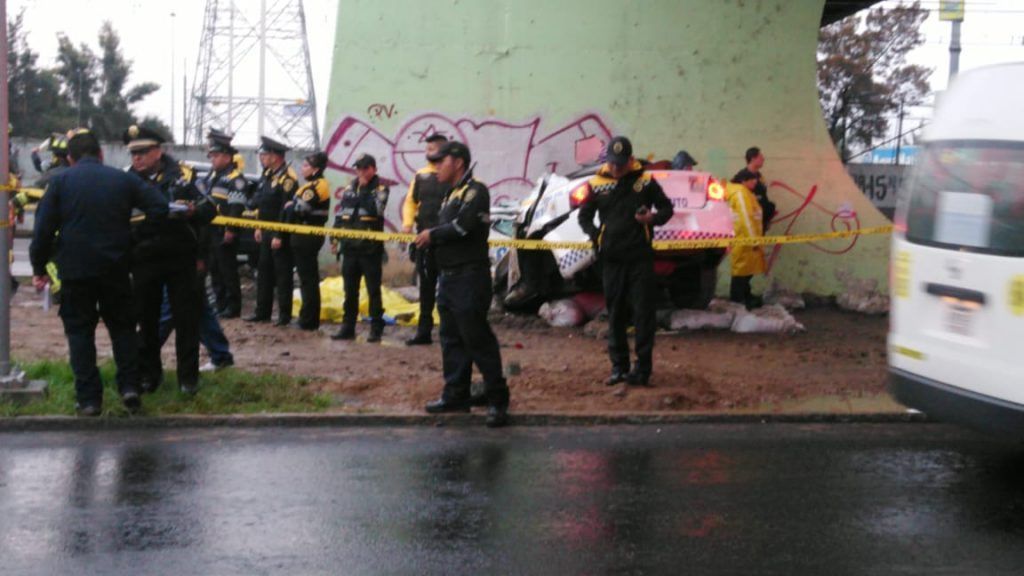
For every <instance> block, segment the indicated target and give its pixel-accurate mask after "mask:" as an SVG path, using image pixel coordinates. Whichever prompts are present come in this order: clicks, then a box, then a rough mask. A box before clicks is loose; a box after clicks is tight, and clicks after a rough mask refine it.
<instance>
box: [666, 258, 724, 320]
mask: <svg viewBox="0 0 1024 576" xmlns="http://www.w3.org/2000/svg"><path fill="white" fill-rule="evenodd" d="M717 285H718V267H717V266H716V267H708V266H699V265H691V266H680V267H678V268H676V269H675V271H674V272H673V273H672V275H671V276H669V282H668V294H669V298H670V299H671V300H672V305H673V306H675V307H676V308H688V309H691V310H706V309H707V307H708V305H709V304H711V299H712V298H714V297H715V288H716V286H717Z"/></svg>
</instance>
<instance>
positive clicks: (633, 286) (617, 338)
mask: <svg viewBox="0 0 1024 576" xmlns="http://www.w3.org/2000/svg"><path fill="white" fill-rule="evenodd" d="M602 265H603V268H604V278H603V280H604V297H605V302H606V306H607V308H608V328H609V330H608V357H609V358H610V359H611V361H612V369H613V370H618V371H621V372H628V371H629V341H628V339H627V337H626V329H627V328H628V327H629V323H630V318H632V320H633V327H634V329H635V339H636V341H635V348H636V371H637V372H639V373H640V374H644V375H646V376H650V375H651V369H652V367H653V361H652V357H653V354H654V331H655V329H656V328H657V324H656V320H655V312H656V309H655V296H656V294H657V279H656V278H655V276H654V260H652V259H651V258H641V259H638V260H634V261H631V262H610V261H607V260H605V261H604V262H602Z"/></svg>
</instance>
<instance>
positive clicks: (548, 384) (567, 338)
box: [12, 289, 900, 414]
mask: <svg viewBox="0 0 1024 576" xmlns="http://www.w3.org/2000/svg"><path fill="white" fill-rule="evenodd" d="M12 308H13V311H12V342H13V345H12V354H13V356H14V358H15V359H16V360H18V361H31V360H38V359H47V358H58V359H63V358H66V354H67V345H66V342H65V340H64V335H63V329H62V326H61V322H60V319H59V318H58V316H57V311H56V308H54V309H51V310H50V311H48V312H44V311H43V309H42V305H41V300H40V297H39V296H37V295H35V294H33V293H31V290H30V289H29V290H21V291H19V293H18V294H17V295H16V297H15V299H14V303H13V306H12ZM251 309H252V300H251V296H250V299H247V301H246V303H245V311H246V312H248V311H250V310H251ZM795 316H796V318H797V320H798V321H800V322H801V323H803V324H804V325H805V326H806V327H807V331H806V332H803V333H799V334H792V335H785V334H782V335H780V334H765V335H749V334H736V333H731V332H725V331H698V332H689V333H672V332H663V333H659V334H658V336H657V342H656V345H655V350H654V362H655V365H654V375H653V378H652V384H653V387H652V388H646V389H638V388H627V387H625V386H621V385H620V386H615V387H608V386H605V385H604V379H605V378H606V377H607V375H608V373H609V368H610V366H609V363H608V357H607V354H606V348H605V341H604V340H603V339H600V340H598V339H595V338H593V337H590V336H587V335H585V334H584V330H583V329H581V328H551V327H548V326H547V325H546V324H545V323H544V322H543V321H542V320H540V319H538V318H536V317H526V316H511V315H499V314H493V315H492V321H493V325H494V329H495V332H496V333H497V335H498V340H499V342H500V343H501V347H502V348H501V351H502V357H503V360H504V362H505V365H506V370H508V369H509V367H510V366H511V367H513V368H515V367H518V374H517V375H514V376H511V377H510V378H509V384H510V387H511V390H512V407H511V409H512V410H513V411H516V412H536V413H562V414H570V413H590V414H596V413H651V412H694V411H696V412H705V411H707V412H723V411H739V412H780V411H787V412H793V411H795V412H799V411H818V412H821V411H828V412H855V411H860V412H864V411H870V412H874V411H892V410H899V409H900V408H899V407H898V406H897V405H896V404H894V403H893V402H892V401H891V400H889V399H888V398H887V396H886V395H885V393H884V392H885V365H886V360H885V358H886V347H885V335H886V329H887V319H886V318H885V317H871V316H864V315H859V314H854V313H848V312H843V311H840V310H838V309H835V308H833V307H829V306H823V307H817V308H813V309H809V310H803V311H797V312H796V313H795ZM223 325H224V329H225V332H226V333H227V335H228V338H229V340H230V341H231V348H232V352H233V353H234V355H235V362H236V366H237V367H238V368H241V369H244V370H248V371H252V372H280V373H287V374H290V375H294V376H303V377H308V378H309V379H311V380H312V381H313V382H314V383H315V385H316V386H317V387H319V388H320V389H321V390H322V391H323V392H324V393H326V394H329V395H331V397H332V398H333V399H334V401H335V403H334V408H332V410H335V411H339V412H384V413H419V412H421V410H422V406H423V404H424V403H425V402H427V401H429V400H432V399H434V398H435V397H437V395H438V394H439V392H440V389H441V384H442V380H441V351H440V347H439V346H438V345H437V343H436V340H435V344H434V345H433V346H426V347H424V346H418V347H413V348H408V347H406V346H405V345H404V341H405V339H406V338H408V337H410V336H411V335H412V332H413V329H412V328H403V327H388V328H387V330H386V331H385V336H384V342H383V343H381V344H379V345H375V344H367V343H366V342H365V336H366V333H367V331H368V326H365V325H364V326H360V327H359V329H358V330H359V338H358V339H357V340H356V341H355V342H344V343H343V342H334V341H332V340H330V339H329V338H328V337H327V336H328V334H329V333H331V332H333V330H334V329H335V326H331V325H327V326H324V327H323V328H321V331H320V332H319V333H308V332H302V331H299V330H295V329H290V328H274V327H271V326H269V325H266V324H256V325H254V324H248V323H245V322H243V321H242V320H228V321H225V322H223ZM99 334H100V337H99V338H98V346H99V353H100V358H101V359H108V358H110V357H111V356H110V345H109V340H108V339H107V337H106V334H105V332H104V331H103V329H102V328H101V329H100V330H99ZM435 338H436V329H435ZM203 354H204V360H203V361H205V352H204V353H203ZM164 358H165V366H173V338H172V339H171V340H170V341H169V342H168V345H167V347H166V348H165V349H164ZM101 361H102V360H101Z"/></svg>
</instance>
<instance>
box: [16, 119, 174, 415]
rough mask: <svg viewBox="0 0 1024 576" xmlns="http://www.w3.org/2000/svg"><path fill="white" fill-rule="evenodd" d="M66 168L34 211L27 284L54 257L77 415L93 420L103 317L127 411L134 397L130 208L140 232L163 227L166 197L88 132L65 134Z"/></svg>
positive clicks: (40, 280) (40, 279) (42, 280)
mask: <svg viewBox="0 0 1024 576" xmlns="http://www.w3.org/2000/svg"><path fill="white" fill-rule="evenodd" d="M68 156H69V157H70V159H71V168H70V169H69V170H68V171H67V172H64V173H63V174H60V175H58V176H56V177H54V178H53V179H52V180H50V185H49V186H48V187H47V189H46V194H44V195H43V198H42V200H40V202H39V208H38V210H37V211H36V223H35V230H34V233H33V237H32V245H31V246H30V247H29V257H30V259H31V261H32V274H33V275H34V276H33V279H32V282H33V284H34V285H35V287H36V289H37V290H42V289H44V288H45V287H46V284H47V283H48V282H49V276H48V275H47V273H46V264H47V263H48V262H50V260H51V258H54V256H56V262H57V267H58V268H59V269H60V275H61V282H62V286H61V303H60V318H61V320H63V322H64V334H65V335H66V336H67V339H68V350H69V352H70V361H71V371H72V372H73V373H74V375H75V397H76V400H77V410H78V412H79V414H81V415H83V416H98V415H99V414H100V413H101V411H102V406H103V382H102V381H101V380H100V372H99V370H98V369H97V367H96V324H97V322H99V320H100V319H101V318H102V319H103V323H104V324H106V326H107V332H108V333H109V334H110V343H111V345H112V347H113V349H114V362H115V363H116V364H117V388H118V392H120V394H121V399H122V401H123V402H124V404H125V406H126V407H128V408H129V409H137V408H139V406H140V405H141V401H140V398H139V390H138V384H139V373H138V340H137V334H136V331H135V313H134V310H133V305H132V284H131V278H130V276H129V273H130V269H131V251H132V244H133V242H132V235H133V234H132V226H131V218H132V210H133V209H138V210H140V211H141V212H142V213H143V215H144V216H145V219H144V221H143V222H144V224H143V230H142V231H141V232H145V233H154V232H156V231H158V230H160V227H161V225H162V223H163V222H164V220H165V219H166V218H167V213H168V205H167V201H166V200H165V198H164V197H163V196H162V195H161V194H160V192H158V191H157V190H156V189H155V188H153V187H152V186H151V185H149V184H147V183H146V182H145V181H144V180H143V179H141V178H139V177H138V176H136V175H134V174H129V173H126V172H124V171H123V170H118V169H115V168H112V167H109V166H104V165H103V152H102V151H101V149H100V143H99V140H97V138H96V137H95V136H94V135H93V134H92V133H91V132H89V131H88V130H85V129H79V130H75V131H73V132H72V133H70V134H69V136H68Z"/></svg>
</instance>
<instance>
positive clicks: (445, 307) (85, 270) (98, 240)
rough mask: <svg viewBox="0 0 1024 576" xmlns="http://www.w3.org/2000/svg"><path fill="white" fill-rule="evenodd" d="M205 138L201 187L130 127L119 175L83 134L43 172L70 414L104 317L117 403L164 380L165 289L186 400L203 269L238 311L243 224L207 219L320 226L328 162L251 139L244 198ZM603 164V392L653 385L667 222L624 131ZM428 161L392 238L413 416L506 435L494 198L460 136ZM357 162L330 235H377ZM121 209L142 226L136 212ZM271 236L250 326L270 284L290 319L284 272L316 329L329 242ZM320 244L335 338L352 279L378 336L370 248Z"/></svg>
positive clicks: (263, 317) (368, 169)
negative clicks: (433, 362)
mask: <svg viewBox="0 0 1024 576" xmlns="http://www.w3.org/2000/svg"><path fill="white" fill-rule="evenodd" d="M208 140H209V149H208V158H209V159H210V162H211V169H210V171H209V173H208V174H207V175H206V176H205V177H204V178H202V179H199V178H197V177H196V174H195V173H194V171H193V170H192V169H191V168H189V167H188V166H186V165H184V164H182V163H179V162H178V161H177V160H175V159H174V158H172V157H171V156H170V155H168V154H167V153H166V152H165V150H164V149H163V146H162V145H163V144H164V139H163V137H162V136H161V135H160V134H158V133H156V132H154V131H152V130H149V129H146V128H144V127H140V126H131V127H129V128H128V129H127V130H126V131H125V133H124V142H125V144H126V145H127V147H128V150H129V152H130V153H131V157H132V166H131V168H130V169H129V170H128V171H120V170H116V169H114V168H110V167H107V166H104V165H103V163H102V152H101V149H100V145H99V142H98V141H97V139H96V137H95V136H94V135H93V134H92V133H91V132H89V131H88V130H84V129H79V130H76V131H73V132H71V133H69V135H68V139H67V150H68V156H69V159H70V168H68V169H67V170H66V171H64V172H63V173H61V174H58V175H55V176H54V177H53V178H51V179H50V182H49V184H48V186H47V191H46V193H45V194H44V196H43V199H42V200H41V202H40V205H39V208H38V211H37V216H36V220H37V221H36V228H35V231H34V235H33V241H32V245H31V247H30V258H31V262H32V267H33V273H34V283H35V285H36V287H37V289H43V288H44V287H45V286H46V283H47V282H48V278H47V275H46V265H47V263H48V262H50V260H51V259H55V260H56V263H57V266H58V268H59V270H60V275H61V278H62V281H63V297H62V301H61V309H60V316H61V319H62V320H63V322H64V327H65V333H66V335H67V338H68V345H69V351H70V357H71V358H70V360H71V366H72V370H73V372H74V374H75V386H76V399H77V402H78V406H77V408H78V411H79V413H81V414H83V415H97V414H99V413H100V411H101V407H102V402H103V396H102V383H101V382H100V379H99V372H98V370H97V368H96V349H95V342H94V338H95V328H96V325H97V322H98V320H99V319H100V318H102V319H103V321H104V323H105V324H106V326H107V329H108V331H109V332H110V336H111V341H112V344H113V349H114V359H115V362H116V364H117V368H118V370H117V384H118V390H119V392H120V394H121V397H122V401H123V402H124V404H125V406H126V407H128V408H129V409H132V410H134V409H138V408H139V406H140V405H141V399H140V394H142V393H147V392H153V391H154V390H156V389H157V388H158V387H159V386H160V383H161V380H162V374H163V371H162V366H161V362H160V347H161V343H162V339H161V334H160V330H159V321H160V309H161V302H162V301H163V299H164V298H165V294H166V298H167V299H168V300H169V303H170V308H171V314H172V317H173V327H174V330H175V332H176V341H175V344H176V351H177V376H178V383H179V386H180V389H181V391H182V392H183V393H187V394H195V393H196V391H197V387H198V379H199V367H198V356H199V350H198V347H199V332H200V322H199V319H200V317H201V312H202V308H203V302H204V298H206V292H205V290H206V289H205V284H206V274H207V272H209V273H210V275H211V280H212V282H211V283H212V284H213V286H214V291H215V295H216V301H217V304H218V313H219V315H220V316H221V317H224V318H232V317H238V316H239V315H240V313H241V289H240V285H239V276H238V260H237V256H238V247H239V240H240V230H239V229H237V228H235V227H234V226H230V225H228V226H219V225H211V222H212V220H213V219H214V218H215V217H216V216H217V215H218V214H220V215H223V216H229V217H243V216H248V217H251V218H254V219H256V220H259V221H263V222H279V223H283V224H305V225H310V226H315V227H323V226H324V225H326V223H327V221H328V215H329V206H330V191H329V185H328V184H327V182H326V180H325V179H324V174H323V173H324V169H325V168H326V166H327V157H326V155H324V154H323V153H320V152H318V153H315V154H311V155H309V156H307V157H306V158H305V159H304V161H303V164H302V167H301V172H302V177H303V178H304V179H305V181H306V182H305V183H304V184H302V185H300V184H299V182H298V177H297V176H296V174H295V173H294V171H293V170H292V169H291V168H290V167H289V166H288V164H287V162H286V159H285V156H286V153H287V151H288V148H287V147H286V146H285V145H283V144H281V143H279V142H276V141H274V140H272V139H269V138H266V137H264V138H262V143H261V147H260V149H259V156H260V162H261V164H262V166H263V169H264V170H263V174H262V177H261V179H260V182H259V186H258V190H257V191H256V193H255V196H254V198H253V197H252V193H251V191H250V190H249V184H248V182H247V180H246V179H245V178H244V176H243V174H242V172H241V167H240V166H239V165H238V161H237V160H236V155H237V154H238V151H237V150H236V149H235V148H234V147H233V146H232V145H231V136H230V135H228V134H226V133H223V132H220V131H216V130H214V131H211V132H210V134H209V135H208ZM606 158H607V163H606V164H605V165H604V167H603V168H601V170H600V171H599V172H598V173H597V174H596V175H595V176H594V177H593V178H592V179H591V180H590V182H589V186H588V192H589V197H588V198H587V199H585V202H584V204H583V205H582V207H581V209H580V211H579V215H578V217H579V222H580V225H581V227H582V228H583V230H584V231H585V232H587V233H588V234H589V235H590V236H591V238H592V240H593V242H594V246H595V249H596V250H597V251H598V254H599V257H600V259H601V261H602V264H603V273H604V288H605V296H606V299H607V307H608V310H609V320H610V335H609V342H608V351H609V356H610V359H611V361H612V375H611V377H610V378H609V384H612V383H617V382H623V381H625V382H628V383H630V384H635V385H641V386H643V385H649V381H650V377H651V371H652V367H653V366H652V352H653V347H654V328H655V323H654V308H653V304H654V298H653V290H654V286H655V283H654V270H653V260H654V258H653V256H654V252H653V249H652V245H651V239H652V237H653V228H654V227H655V226H659V225H662V224H664V223H666V222H667V221H668V220H669V219H670V218H671V217H672V213H673V210H672V204H671V202H669V201H668V199H667V198H666V196H665V194H664V191H662V189H661V187H660V186H659V185H658V183H657V181H656V180H654V179H653V178H651V177H650V175H649V174H647V173H645V171H644V167H643V165H642V164H641V163H640V162H638V161H636V159H635V158H634V157H633V154H632V145H631V143H630V142H629V140H628V139H626V138H623V137H617V138H614V139H613V140H612V141H611V142H610V143H609V145H608V149H607V152H606ZM426 160H427V166H426V167H425V168H423V169H422V170H420V171H419V172H418V173H417V174H416V177H415V179H414V180H413V182H412V183H411V185H410V189H409V193H408V195H407V196H406V198H405V201H404V210H403V212H404V214H403V216H404V218H403V226H404V229H405V231H406V232H412V230H413V228H414V227H415V230H416V236H415V241H414V242H413V243H412V249H413V250H414V260H415V262H416V269H417V274H418V275H419V278H420V283H419V284H420V292H421V298H420V302H421V313H420V324H419V326H418V328H417V332H416V335H415V336H413V337H412V338H411V339H409V340H408V341H407V342H406V344H408V345H422V344H430V343H431V342H432V339H431V332H432V328H433V326H432V319H433V308H434V302H435V296H436V304H437V309H438V313H439V316H440V318H441V326H440V331H439V338H440V343H441V351H442V359H443V362H442V366H443V368H442V370H443V376H444V388H443V391H442V393H441V396H440V398H438V399H437V400H435V401H433V402H430V403H428V404H427V405H426V406H425V409H426V411H427V412H428V413H432V414H437V413H446V412H468V411H469V410H470V409H471V407H473V406H486V407H487V418H486V423H487V425H488V426H490V427H497V426H503V425H505V424H506V423H507V422H508V405H509V389H508V385H507V382H506V380H505V378H504V374H503V371H502V363H501V354H500V350H499V346H498V341H497V338H496V337H495V335H494V332H493V330H492V329H491V327H490V324H489V322H488V319H487V314H488V311H489V309H490V305H491V299H492V280H491V274H490V258H489V255H488V236H489V231H490V204H491V202H490V193H489V190H488V189H487V187H486V186H485V185H484V184H483V183H481V182H479V181H478V180H476V179H474V178H473V172H472V163H471V160H472V156H471V153H470V150H469V148H468V147H467V146H466V145H465V144H463V143H460V142H456V141H448V140H447V139H446V138H445V137H444V136H442V135H439V134H435V135H433V136H431V137H430V138H429V139H428V141H427V156H426ZM353 168H354V169H355V171H356V176H357V177H356V178H355V179H353V180H352V182H351V183H350V184H349V185H348V186H347V187H346V188H345V189H344V190H343V192H342V194H341V197H340V199H339V204H338V209H337V217H336V219H335V224H334V225H335V227H337V228H342V229H351V230H364V231H365V230H370V231H378V232H380V231H383V229H384V214H385V209H386V206H387V201H388V197H389V189H388V187H387V185H386V184H384V183H382V181H381V180H380V178H379V177H378V176H377V173H376V161H375V159H374V158H373V157H372V156H369V155H362V156H360V157H359V158H358V159H357V160H356V161H355V163H354V165H353ZM133 210H135V211H137V212H141V217H140V218H135V219H133V218H132V214H133ZM595 216H597V217H599V220H600V225H599V226H598V225H595V223H594V217H595ZM133 220H134V223H133ZM266 228H267V229H265V230H264V229H258V230H256V232H255V240H256V241H257V242H258V243H259V252H260V256H259V268H258V287H257V303H256V310H255V312H254V314H252V315H251V316H249V317H247V318H246V319H247V320H249V321H252V322H269V321H271V313H272V306H273V302H274V300H275V298H274V296H273V293H274V292H275V291H276V293H277V298H276V300H277V303H278V317H277V321H276V324H277V325H281V326H284V325H288V324H290V322H291V309H292V303H291V293H292V282H293V280H292V278H293V274H294V272H295V271H296V270H297V271H298V275H299V281H300V284H301V286H300V289H301V293H302V309H301V312H300V314H299V319H298V322H297V324H296V326H297V327H298V328H300V329H303V330H316V329H318V327H319V318H320V293H319V268H318V263H317V259H318V254H319V252H320V249H321V248H322V246H323V242H324V236H323V235H319V234H289V233H287V232H286V231H285V230H287V227H284V226H267V227H266ZM332 245H333V251H334V252H335V253H338V254H340V255H341V256H342V257H343V262H342V275H343V277H344V284H345V302H344V316H343V319H342V324H341V327H340V329H339V330H338V332H337V333H335V334H334V335H332V338H333V339H339V340H345V339H352V338H354V336H355V324H356V320H357V313H358V299H359V292H360V289H359V288H360V283H361V281H363V280H364V281H365V282H366V285H367V291H368V293H369V297H370V335H369V337H368V338H367V340H368V341H371V342H373V341H379V340H380V339H381V334H382V332H383V327H384V318H383V306H382V302H381V273H382V264H383V254H384V249H383V243H382V242H380V241H379V240H371V239H361V238H352V237H343V238H340V239H338V240H336V241H332ZM630 323H632V324H633V326H634V327H635V330H636V333H635V338H636V347H635V348H636V350H635V353H636V362H635V364H632V363H631V362H630V353H629V352H630V351H629V347H628V344H627V340H626V333H627V332H626V330H627V327H628V326H629V324H630ZM136 326H138V328H137V329H136ZM631 364H632V365H631ZM474 365H476V367H477V369H478V370H479V371H480V373H481V374H482V376H483V379H484V390H483V393H482V394H479V395H475V396H474V395H472V394H471V393H470V382H471V376H472V370H473V366H474Z"/></svg>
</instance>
